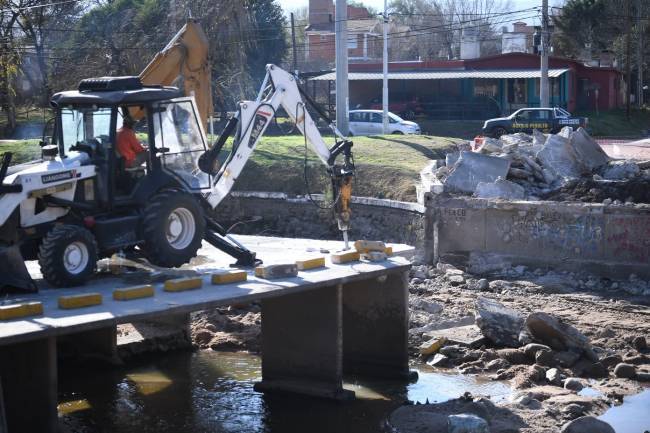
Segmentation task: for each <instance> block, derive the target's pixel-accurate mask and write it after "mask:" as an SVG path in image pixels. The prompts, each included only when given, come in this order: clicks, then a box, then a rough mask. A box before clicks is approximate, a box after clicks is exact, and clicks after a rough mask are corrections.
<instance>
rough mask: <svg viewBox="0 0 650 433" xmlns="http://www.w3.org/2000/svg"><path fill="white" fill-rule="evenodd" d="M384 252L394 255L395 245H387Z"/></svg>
mask: <svg viewBox="0 0 650 433" xmlns="http://www.w3.org/2000/svg"><path fill="white" fill-rule="evenodd" d="M384 253H385V254H386V255H387V256H392V255H393V247H386V249H385V250H384Z"/></svg>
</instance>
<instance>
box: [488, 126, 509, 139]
mask: <svg viewBox="0 0 650 433" xmlns="http://www.w3.org/2000/svg"><path fill="white" fill-rule="evenodd" d="M507 133H508V131H507V130H506V128H502V127H501V126H497V127H496V128H493V129H492V137H494V138H499V137H501V136H502V135H506V134H507Z"/></svg>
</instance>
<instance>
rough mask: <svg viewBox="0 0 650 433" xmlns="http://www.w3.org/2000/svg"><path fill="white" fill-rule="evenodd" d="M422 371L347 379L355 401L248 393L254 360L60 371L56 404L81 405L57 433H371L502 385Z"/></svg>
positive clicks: (256, 370)
mask: <svg viewBox="0 0 650 433" xmlns="http://www.w3.org/2000/svg"><path fill="white" fill-rule="evenodd" d="M417 368H418V369H420V379H419V380H418V382H417V383H413V384H406V383H398V382H378V381H358V380H351V381H348V383H346V384H345V388H347V389H350V390H353V391H355V392H356V393H357V396H358V398H357V400H355V401H353V402H345V403H339V402H333V401H328V400H321V399H313V398H305V397H298V396H292V395H275V396H265V395H263V394H260V393H257V392H255V391H254V390H253V384H254V383H255V382H256V381H258V380H260V379H261V377H260V373H261V362H260V358H259V357H257V356H254V355H248V354H241V353H219V352H211V351H203V352H197V353H175V354H167V355H165V356H162V357H157V358H150V359H147V360H145V361H142V365H134V366H129V367H128V368H126V369H123V370H119V369H110V370H106V371H95V370H93V371H85V372H84V373H83V374H81V375H80V374H79V370H75V371H71V372H70V373H69V374H66V372H65V371H63V372H62V374H61V380H60V392H61V395H60V401H61V402H70V401H80V400H84V401H86V402H87V406H88V407H84V410H78V411H74V410H72V411H66V410H61V411H60V419H61V424H62V426H63V431H64V432H67V431H70V432H72V431H74V432H86V431H89V432H90V431H92V432H107V433H108V432H111V433H149V432H151V433H202V432H206V433H207V432H228V433H244V432H246V433H253V432H264V433H276V432H282V433H286V432H289V433H291V432H301V433H302V432H307V431H308V432H313V433H321V432H322V433H331V432H333V431H336V432H341V433H345V432H350V433H370V432H373V433H374V432H377V431H380V430H381V426H382V424H383V422H384V420H385V418H386V416H387V415H388V414H389V413H390V412H391V411H392V410H394V409H395V408H397V407H399V406H400V405H401V404H403V403H404V402H405V401H406V400H407V399H410V400H413V401H420V402H424V401H426V400H429V401H430V402H434V401H444V400H447V399H450V398H454V397H458V396H460V395H462V394H463V393H464V392H465V391H470V392H472V393H473V394H483V395H491V396H497V397H496V398H497V399H498V398H502V397H503V396H506V395H507V394H508V393H509V391H510V390H509V388H508V386H507V385H506V384H504V383H498V382H482V381H480V380H479V381H477V380H476V379H475V378H472V377H468V376H460V375H456V374H440V373H434V372H431V371H430V370H429V371H426V370H425V369H424V367H420V366H417Z"/></svg>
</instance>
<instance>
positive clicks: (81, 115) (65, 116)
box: [61, 108, 111, 155]
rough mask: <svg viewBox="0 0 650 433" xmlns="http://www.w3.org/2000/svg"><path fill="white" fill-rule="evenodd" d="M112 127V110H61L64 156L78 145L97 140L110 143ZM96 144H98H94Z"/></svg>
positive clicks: (101, 142)
mask: <svg viewBox="0 0 650 433" xmlns="http://www.w3.org/2000/svg"><path fill="white" fill-rule="evenodd" d="M110 126H111V109H110V108H64V109H62V110H61V134H62V139H63V149H62V150H63V155H65V154H66V153H68V152H69V151H70V148H71V147H72V146H74V145H75V144H77V143H81V142H86V143H88V142H89V141H93V142H94V140H97V141H98V142H99V143H100V144H105V143H108V141H109V135H110ZM94 143H96V142H94Z"/></svg>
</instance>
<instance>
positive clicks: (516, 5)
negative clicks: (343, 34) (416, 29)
mask: <svg viewBox="0 0 650 433" xmlns="http://www.w3.org/2000/svg"><path fill="white" fill-rule="evenodd" d="M278 1H279V3H280V5H281V6H282V8H283V9H284V10H285V11H287V12H291V11H292V10H296V9H298V8H301V7H306V6H307V5H308V4H309V0H278ZM510 2H511V4H512V8H513V10H521V9H526V8H531V7H534V6H541V5H542V0H510ZM361 3H363V4H365V5H368V6H371V7H373V8H375V9H378V10H382V9H383V8H384V0H361ZM389 3H390V0H389ZM558 3H560V0H549V4H550V5H551V6H552V5H556V4H558ZM524 21H527V22H528V23H529V24H533V22H532V21H531V20H524Z"/></svg>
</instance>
